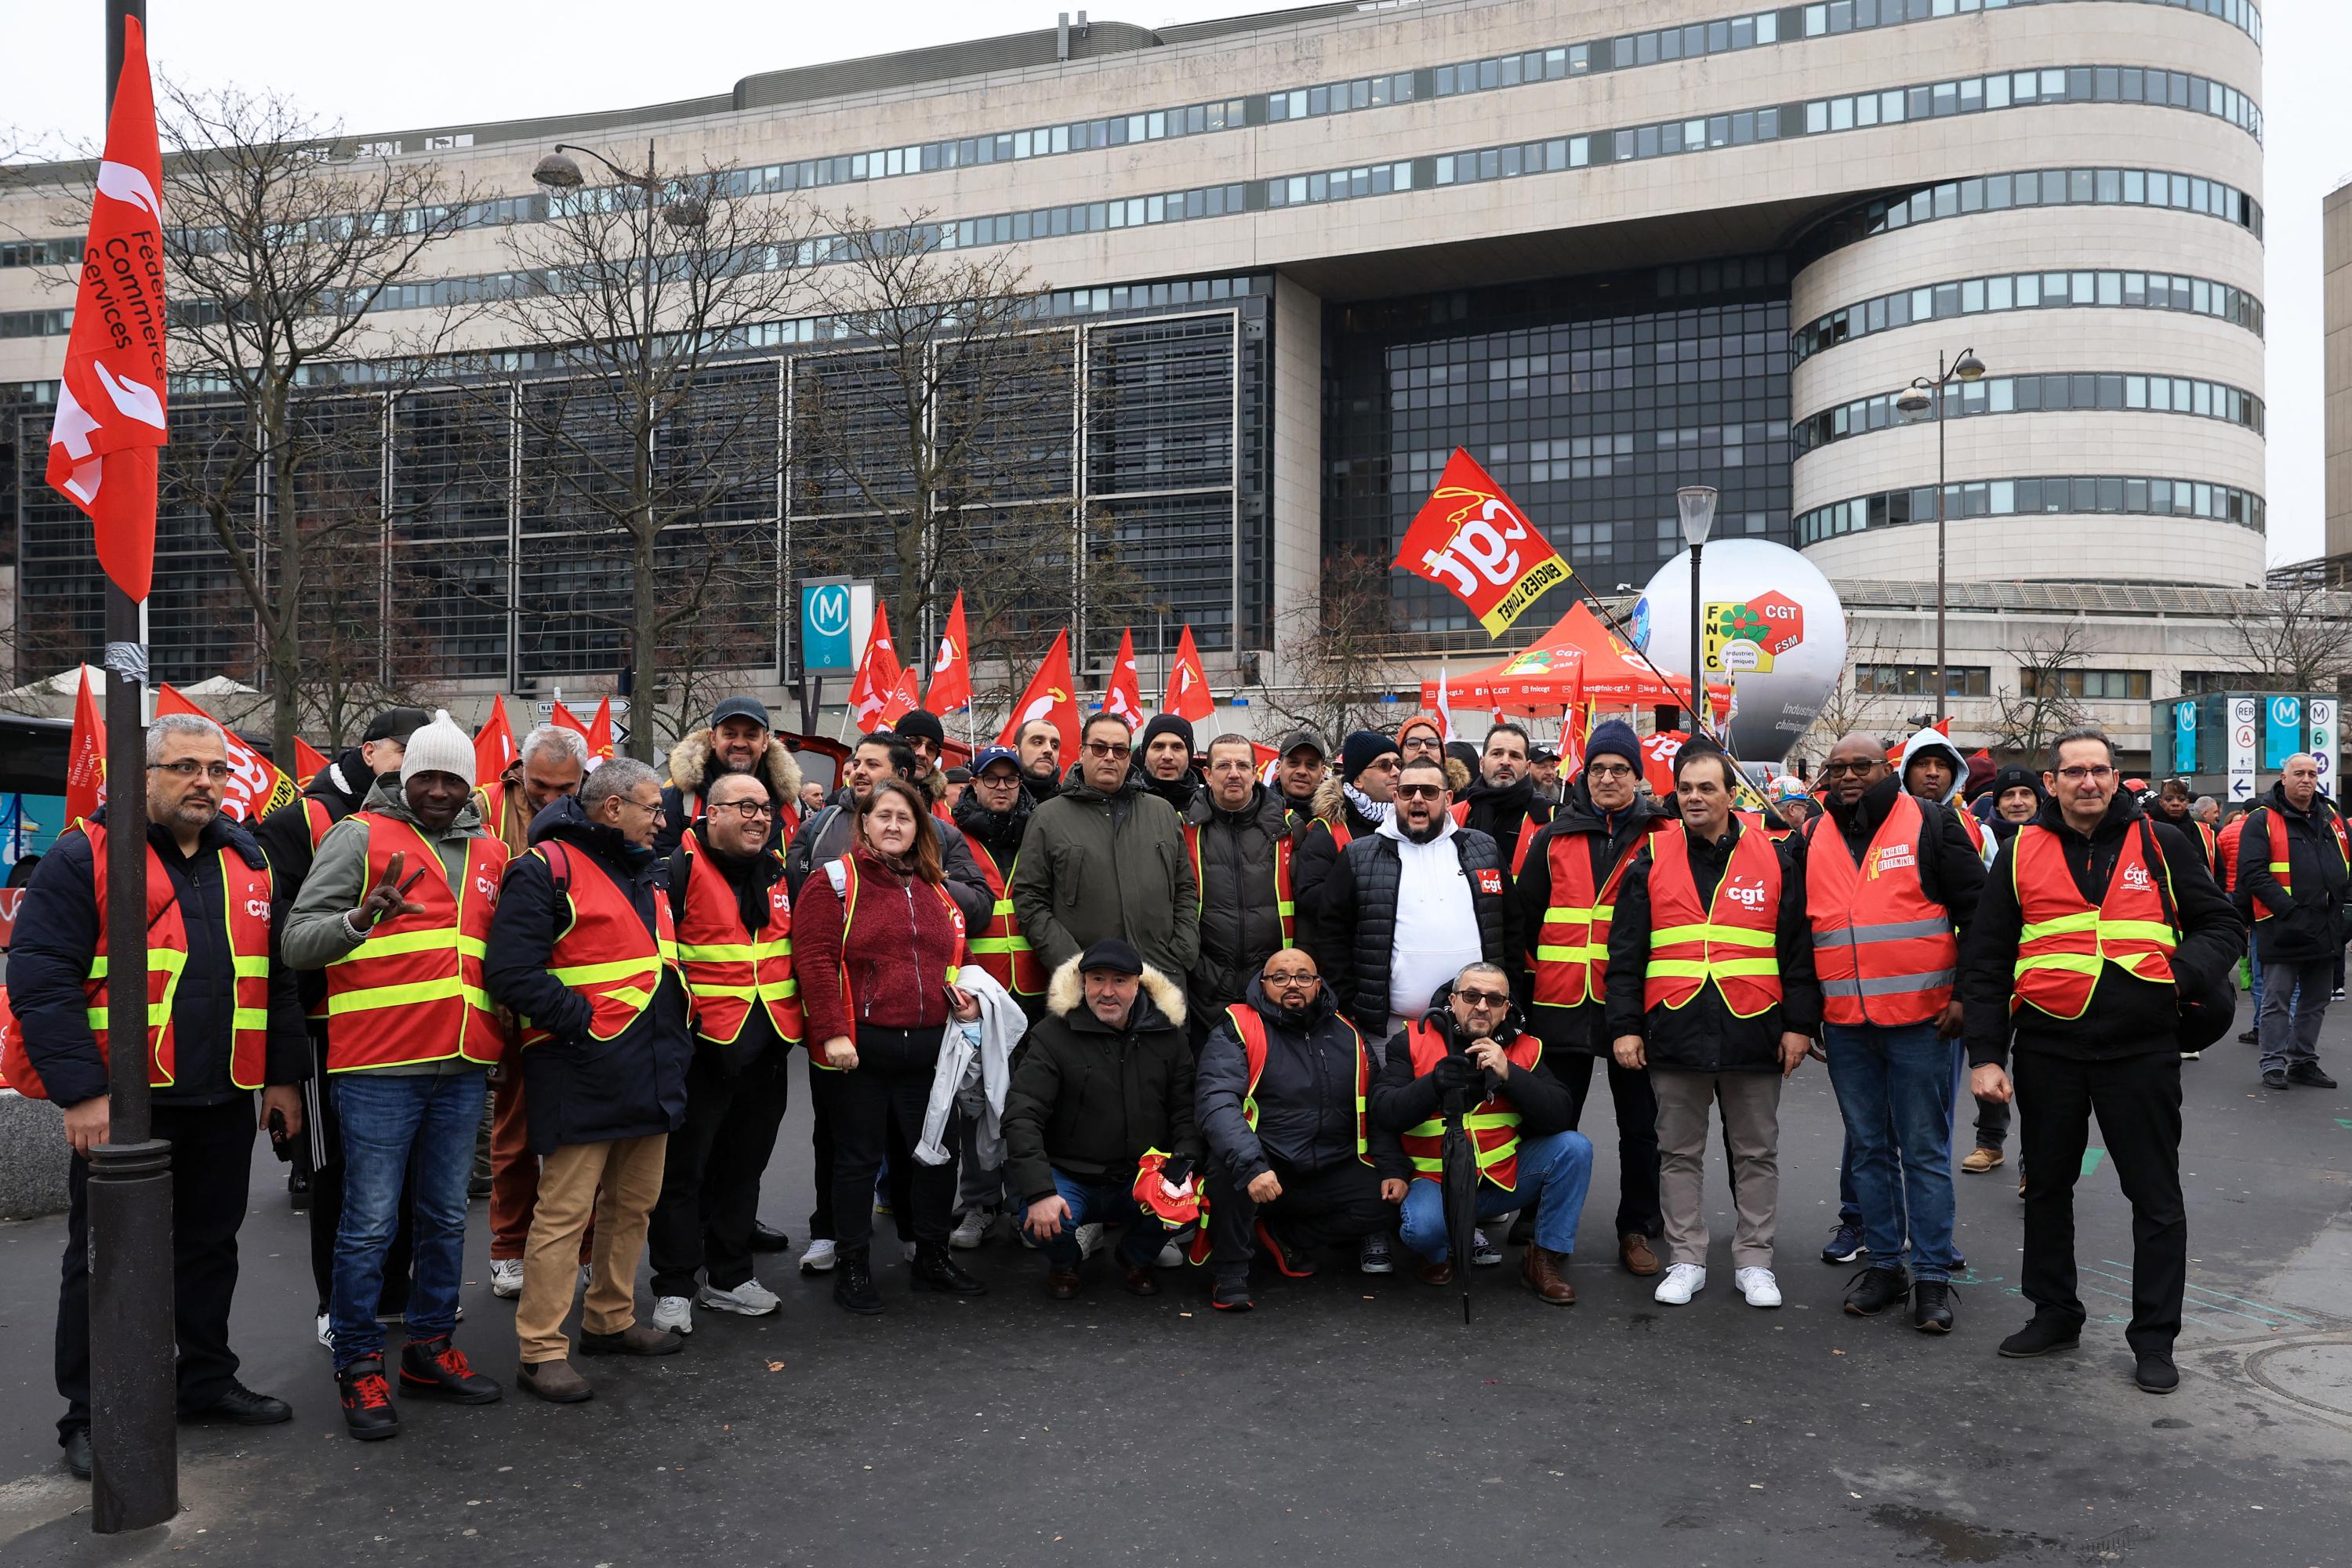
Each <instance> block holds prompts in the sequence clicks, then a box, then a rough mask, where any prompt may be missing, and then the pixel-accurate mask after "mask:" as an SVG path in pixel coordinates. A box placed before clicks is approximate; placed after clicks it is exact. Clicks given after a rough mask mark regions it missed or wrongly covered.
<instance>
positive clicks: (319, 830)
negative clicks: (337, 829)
mask: <svg viewBox="0 0 2352 1568" xmlns="http://www.w3.org/2000/svg"><path fill="white" fill-rule="evenodd" d="M302 825H303V826H305V827H308V828H309V829H310V853H311V854H313V855H316V854H317V853H318V852H319V846H320V845H321V844H324V843H325V842H326V841H327V832H328V829H330V828H331V827H333V826H335V816H334V813H332V812H331V811H329V810H328V809H327V803H326V802H325V801H323V800H320V798H319V797H318V796H317V795H304V796H303V797H302Z"/></svg>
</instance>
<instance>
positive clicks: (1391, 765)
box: [1364, 757, 1401, 773]
mask: <svg viewBox="0 0 2352 1568" xmlns="http://www.w3.org/2000/svg"><path fill="white" fill-rule="evenodd" d="M1400 765H1401V764H1400V763H1398V762H1397V760H1396V759H1395V758H1394V757H1382V758H1381V759H1380V761H1378V762H1376V763H1372V764H1371V765H1370V766H1369V767H1367V768H1366V769H1365V770H1364V771H1365V772H1366V773H1394V772H1396V771H1397V768H1398V767H1399V766H1400Z"/></svg>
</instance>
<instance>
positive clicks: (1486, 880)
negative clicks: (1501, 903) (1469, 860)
mask: <svg viewBox="0 0 2352 1568" xmlns="http://www.w3.org/2000/svg"><path fill="white" fill-rule="evenodd" d="M1478 890H1479V891H1480V892H1482V893H1495V894H1500V893H1501V892H1502V890H1503V873H1502V872H1500V871H1498V870H1496V869H1495V868H1493V867H1491V866H1489V867H1486V868H1482V869H1481V870H1480V871H1479V873H1478Z"/></svg>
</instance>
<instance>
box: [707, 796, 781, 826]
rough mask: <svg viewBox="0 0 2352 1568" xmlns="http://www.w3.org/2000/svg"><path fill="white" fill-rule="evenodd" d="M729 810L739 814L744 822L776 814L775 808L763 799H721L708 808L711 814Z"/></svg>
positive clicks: (716, 814) (714, 814)
mask: <svg viewBox="0 0 2352 1568" xmlns="http://www.w3.org/2000/svg"><path fill="white" fill-rule="evenodd" d="M730 811H731V812H733V813H735V815H737V816H740V817H741V818H742V819H743V820H744V821H746V822H751V821H754V820H756V819H758V818H760V817H762V816H775V815H776V808H775V807H774V806H772V805H769V804H768V803H767V802H766V801H764V800H730V801H723V802H721V803H720V804H719V805H714V806H712V807H711V808H710V814H711V815H712V816H719V815H720V814H721V813H723V812H730Z"/></svg>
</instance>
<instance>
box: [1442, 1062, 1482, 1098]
mask: <svg viewBox="0 0 2352 1568" xmlns="http://www.w3.org/2000/svg"><path fill="white" fill-rule="evenodd" d="M1429 1076H1430V1077H1431V1078H1433V1079H1435V1080H1436V1081H1437V1087H1438V1088H1439V1089H1441V1090H1443V1091H1444V1092H1445V1093H1447V1094H1468V1093H1471V1092H1473V1091H1474V1090H1476V1089H1480V1088H1483V1087H1484V1086H1485V1083H1486V1075H1485V1074H1484V1073H1482V1072H1480V1071H1479V1070H1478V1064H1477V1063H1476V1062H1474V1061H1472V1060H1471V1059H1470V1058H1468V1057H1446V1058H1443V1059H1442V1060H1440V1061H1439V1062H1438V1064H1437V1065H1436V1066H1435V1067H1433V1068H1431V1069H1430V1072H1429Z"/></svg>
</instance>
